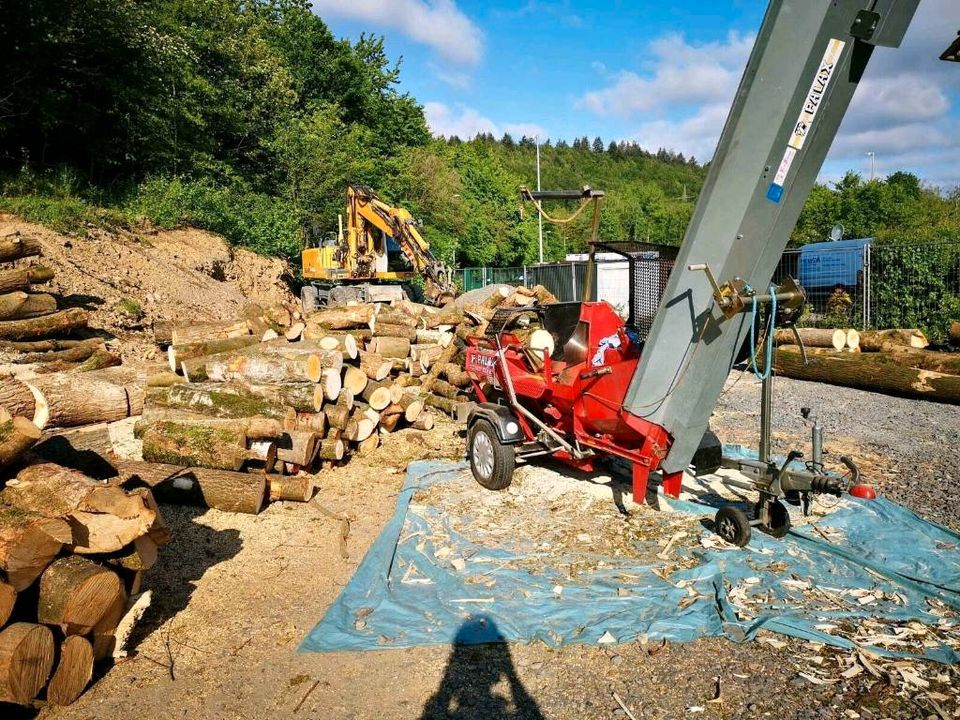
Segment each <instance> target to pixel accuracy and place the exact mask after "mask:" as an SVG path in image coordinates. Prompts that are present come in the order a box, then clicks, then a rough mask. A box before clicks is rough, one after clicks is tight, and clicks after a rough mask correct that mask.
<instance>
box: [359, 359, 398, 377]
mask: <svg viewBox="0 0 960 720" xmlns="http://www.w3.org/2000/svg"><path fill="white" fill-rule="evenodd" d="M360 369H361V370H363V372H364V373H366V375H367V377H368V378H370V379H371V380H383V379H384V378H385V377H387V376H388V375H389V374H390V371H391V370H392V369H393V363H391V362H390V361H389V360H386V359H385V358H384V357H383V356H382V355H378V354H376V353H373V352H362V353H360Z"/></svg>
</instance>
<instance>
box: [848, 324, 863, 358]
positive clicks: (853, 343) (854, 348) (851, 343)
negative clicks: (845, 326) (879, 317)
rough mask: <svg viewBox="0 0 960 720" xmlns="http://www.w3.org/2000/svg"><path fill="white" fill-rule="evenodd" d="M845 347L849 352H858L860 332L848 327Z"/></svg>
mask: <svg viewBox="0 0 960 720" xmlns="http://www.w3.org/2000/svg"><path fill="white" fill-rule="evenodd" d="M846 346H847V348H849V349H850V352H860V332H859V331H858V330H854V329H853V328H850V329H849V330H847V342H846Z"/></svg>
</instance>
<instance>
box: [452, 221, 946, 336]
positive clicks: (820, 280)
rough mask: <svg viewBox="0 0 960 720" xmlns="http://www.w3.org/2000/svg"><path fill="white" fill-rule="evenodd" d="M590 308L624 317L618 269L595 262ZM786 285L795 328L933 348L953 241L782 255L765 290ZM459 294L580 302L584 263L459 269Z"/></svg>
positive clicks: (940, 331)
mask: <svg viewBox="0 0 960 720" xmlns="http://www.w3.org/2000/svg"><path fill="white" fill-rule="evenodd" d="M596 267H597V269H596V274H595V276H594V278H593V282H592V283H591V286H592V288H593V292H592V293H591V297H590V299H591V300H597V299H598V298H599V299H603V300H607V301H608V302H609V303H610V304H611V305H613V306H614V307H615V308H617V309H618V310H619V311H620V312H622V313H624V314H626V308H627V300H628V294H629V290H628V286H629V276H628V268H627V263H626V262H625V261H598V262H597V264H596ZM787 276H790V277H793V278H795V279H796V280H798V281H799V282H800V284H801V285H802V286H803V287H804V289H805V290H806V291H807V300H808V302H807V309H806V311H805V314H804V317H803V320H802V322H801V324H803V325H807V326H814V327H855V328H862V329H886V328H895V327H901V328H914V327H915V328H920V329H922V330H923V331H924V332H925V333H926V334H927V336H928V337H929V338H930V341H931V342H932V343H934V344H941V343H943V342H944V341H945V339H946V333H947V329H948V328H949V326H950V323H951V322H952V321H956V320H960V240H957V241H951V242H942V243H923V244H915V245H910V244H905V243H897V244H888V243H875V242H872V241H871V240H843V241H839V242H837V243H831V244H829V245H825V244H821V243H817V244H814V245H808V246H805V247H803V248H800V249H799V250H788V251H786V252H785V253H784V254H783V257H782V258H781V260H780V263H779V265H778V266H777V269H776V272H775V273H774V277H773V283H774V284H779V283H780V282H782V281H783V280H784V279H785V278H786V277H787ZM456 279H457V281H458V283H460V284H461V286H462V288H463V290H464V291H467V290H474V289H476V288H479V287H484V286H486V285H490V284H493V283H506V284H509V285H525V286H527V287H533V286H534V285H543V286H544V287H546V288H547V289H548V290H549V291H550V292H552V293H553V294H554V295H555V296H556V297H557V299H558V300H560V301H561V302H568V301H574V300H581V299H582V293H583V288H584V283H585V281H586V279H587V263H586V262H585V261H583V262H563V263H552V264H545V265H527V266H524V267H509V268H464V269H463V270H459V271H457V273H456Z"/></svg>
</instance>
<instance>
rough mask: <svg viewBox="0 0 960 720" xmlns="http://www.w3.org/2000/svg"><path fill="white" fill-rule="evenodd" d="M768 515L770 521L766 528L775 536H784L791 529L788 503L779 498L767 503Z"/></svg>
mask: <svg viewBox="0 0 960 720" xmlns="http://www.w3.org/2000/svg"><path fill="white" fill-rule="evenodd" d="M767 517H768V518H769V522H768V523H767V525H766V528H765V529H766V531H767V533H768V534H770V535H772V536H773V537H775V538H782V537H783V536H784V535H786V534H787V532H788V531H789V530H790V513H789V512H788V511H787V507H786V505H784V504H783V503H782V502H780V501H779V500H772V501H770V502H769V503H767Z"/></svg>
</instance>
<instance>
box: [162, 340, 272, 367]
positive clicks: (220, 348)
mask: <svg viewBox="0 0 960 720" xmlns="http://www.w3.org/2000/svg"><path fill="white" fill-rule="evenodd" d="M256 344H257V339H256V338H255V337H253V336H252V335H243V336H240V337H228V338H217V339H214V340H201V341H198V342H193V343H185V344H181V345H171V346H170V347H168V348H167V359H168V360H169V362H170V369H171V370H172V371H173V372H176V371H177V369H178V368H179V367H180V363H181V362H183V361H184V360H192V359H193V358H198V357H206V356H207V355H218V354H220V353H225V352H234V351H237V350H240V349H241V348H245V347H248V346H250V345H256Z"/></svg>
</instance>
